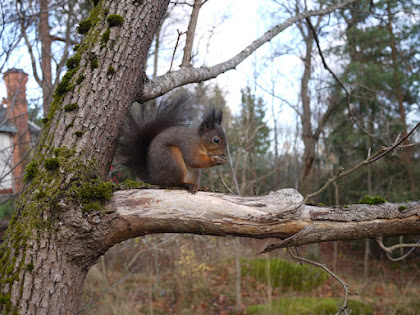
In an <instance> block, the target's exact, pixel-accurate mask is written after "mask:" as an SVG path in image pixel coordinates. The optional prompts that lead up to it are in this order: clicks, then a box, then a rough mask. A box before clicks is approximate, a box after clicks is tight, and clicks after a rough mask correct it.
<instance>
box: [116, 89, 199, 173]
mask: <svg viewBox="0 0 420 315" xmlns="http://www.w3.org/2000/svg"><path fill="white" fill-rule="evenodd" d="M192 112H193V106H192V104H191V102H190V100H189V97H188V96H187V95H183V96H181V97H177V98H175V99H164V100H163V101H161V102H160V103H159V105H157V106H144V105H142V106H141V107H140V108H137V110H131V111H130V113H129V115H128V117H127V122H126V124H125V126H124V128H123V130H122V133H121V137H120V142H119V149H118V153H119V155H120V156H121V158H122V164H123V165H125V166H127V167H128V168H130V169H132V170H133V171H134V172H135V174H136V175H137V176H138V177H140V178H141V179H142V180H144V181H148V180H149V174H148V170H149V167H148V165H147V163H148V162H147V153H148V149H149V147H150V144H151V142H152V140H153V139H154V138H155V137H156V136H157V135H158V134H159V133H161V132H162V131H164V130H165V129H168V128H171V127H176V126H188V124H189V123H190V119H191V117H192Z"/></svg>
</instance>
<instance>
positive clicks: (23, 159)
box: [3, 69, 31, 193]
mask: <svg viewBox="0 0 420 315" xmlns="http://www.w3.org/2000/svg"><path fill="white" fill-rule="evenodd" d="M3 78H4V82H5V84H6V88H7V99H6V104H7V109H8V111H7V117H8V121H9V122H10V123H12V124H13V125H14V126H15V127H16V129H17V133H15V134H14V135H13V178H14V179H13V182H14V183H13V186H14V192H15V193H20V192H21V191H22V188H23V182H22V179H23V174H24V172H25V167H26V164H27V163H28V159H27V154H28V151H29V149H30V144H31V143H30V141H31V136H30V133H29V125H28V120H29V116H28V102H27V101H26V82H28V75H27V74H26V73H25V72H23V71H22V70H20V69H9V70H8V71H6V72H5V73H4V74H3Z"/></svg>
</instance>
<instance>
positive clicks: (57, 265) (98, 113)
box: [0, 0, 169, 314]
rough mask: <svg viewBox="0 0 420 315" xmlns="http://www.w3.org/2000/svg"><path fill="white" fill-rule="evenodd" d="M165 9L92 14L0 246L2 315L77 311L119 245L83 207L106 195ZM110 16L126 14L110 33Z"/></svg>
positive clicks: (102, 8)
mask: <svg viewBox="0 0 420 315" xmlns="http://www.w3.org/2000/svg"><path fill="white" fill-rule="evenodd" d="M168 2H169V0H160V1H153V3H150V2H144V4H142V5H139V4H138V3H137V2H136V1H134V2H133V1H130V0H125V1H119V2H115V1H104V2H103V4H102V2H100V3H99V4H97V5H96V6H95V8H94V9H93V10H92V12H91V17H90V21H91V23H92V26H91V29H90V30H89V33H88V34H87V35H86V36H85V38H84V40H83V42H82V43H81V45H80V48H79V49H78V51H77V52H76V54H75V57H73V58H70V59H69V60H68V62H67V66H68V69H69V71H68V72H67V74H66V75H65V76H64V78H63V80H62V82H61V83H60V84H59V86H58V88H57V90H56V92H55V96H54V100H53V101H52V104H51V106H50V110H49V112H48V115H47V116H46V120H45V126H44V129H45V132H44V133H43V137H42V139H41V142H40V147H39V148H38V150H37V153H36V155H35V157H34V158H33V161H32V162H31V163H30V165H29V166H28V168H27V171H26V175H25V179H26V184H25V188H24V192H23V193H22V196H21V199H20V202H19V205H18V207H17V210H16V213H15V215H14V217H13V219H12V221H11V222H10V225H9V229H8V230H7V231H6V234H5V238H4V242H3V244H2V246H1V248H0V258H1V262H2V263H1V264H0V275H1V276H2V278H1V280H2V281H1V282H0V297H1V298H0V301H1V303H0V313H8V312H10V313H12V312H19V313H21V314H24V313H30V314H74V313H76V311H77V309H78V305H79V300H80V295H81V291H82V287H83V281H84V279H85V277H86V273H87V271H88V270H89V267H90V266H91V265H92V264H94V263H95V262H96V261H97V259H98V258H99V257H100V256H101V255H102V254H103V253H105V251H106V250H107V249H108V248H109V247H110V246H112V245H113V244H115V243H113V242H115V241H116V240H113V241H111V243H113V244H111V243H110V242H104V241H103V240H101V237H103V235H101V233H102V232H101V231H96V232H98V233H99V234H97V235H95V225H96V224H95V222H96V220H98V218H100V215H98V216H95V217H89V216H88V215H87V212H86V211H85V212H83V211H82V209H84V210H86V209H87V208H86V207H89V206H90V207H94V208H95V207H96V208H99V207H100V206H99V202H100V198H99V199H98V198H97V197H98V193H99V195H101V194H103V193H106V187H107V186H106V184H104V183H103V182H101V179H103V178H105V177H106V175H107V173H108V170H109V166H110V164H111V161H112V158H113V156H114V149H115V144H116V142H117V138H118V130H119V129H120V127H121V125H122V123H123V121H124V118H125V115H126V112H127V110H128V108H129V106H130V105H131V104H132V103H133V102H134V100H135V99H136V97H137V96H138V93H139V91H140V92H141V89H142V86H143V80H144V65H145V61H146V56H147V52H148V50H149V47H150V45H151V42H152V39H153V36H154V34H155V33H156V30H157V28H158V27H159V23H160V21H161V19H162V17H163V14H164V13H165V11H166V8H167V6H168ZM108 12H109V14H119V15H120V16H122V17H123V19H124V20H123V21H122V24H121V25H117V26H113V27H110V26H109V24H108V22H107V13H108ZM120 22H121V21H120ZM117 24H118V23H117ZM108 27H109V30H110V38H109V40H108V41H104V40H102V38H103V37H102V34H103V33H105V31H106V30H107V29H108ZM104 45H105V46H106V47H103V46H104ZM101 46H102V47H101ZM111 67H112V68H113V69H114V70H115V71H110V70H109V69H111ZM133 78H135V79H134V80H133ZM115 104H118V106H115ZM70 148H71V149H70ZM104 189H105V191H104ZM89 192H90V193H89ZM89 194H90V195H89ZM82 196H83V197H82ZM95 196H96V197H95Z"/></svg>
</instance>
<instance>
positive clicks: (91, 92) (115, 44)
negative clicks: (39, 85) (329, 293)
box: [0, 0, 420, 314]
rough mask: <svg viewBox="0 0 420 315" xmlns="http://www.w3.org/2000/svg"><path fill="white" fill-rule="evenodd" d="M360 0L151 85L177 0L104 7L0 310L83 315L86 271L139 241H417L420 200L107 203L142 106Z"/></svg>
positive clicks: (20, 213) (0, 296) (39, 162)
mask: <svg viewBox="0 0 420 315" xmlns="http://www.w3.org/2000/svg"><path fill="white" fill-rule="evenodd" d="M354 1H355V0H347V1H343V2H341V3H338V4H335V5H333V6H330V7H327V8H325V9H323V10H318V11H306V12H303V13H301V14H298V15H297V16H295V17H293V18H290V19H288V20H287V21H285V22H284V23H282V24H280V25H278V26H276V27H274V28H273V29H272V30H270V31H268V32H267V33H266V34H265V35H264V36H263V37H261V38H260V39H257V40H255V41H254V42H253V43H252V44H250V45H249V46H248V47H247V48H245V49H244V50H243V51H242V52H241V53H239V54H238V55H237V56H235V57H234V58H232V59H230V60H228V61H226V62H225V63H222V64H220V65H216V66H214V67H211V68H198V69H197V68H188V69H181V70H179V71H175V72H173V73H168V74H166V75H164V76H161V77H158V78H157V79H156V80H154V81H147V80H146V78H145V74H144V65H145V62H146V56H147V53H148V50H149V47H150V45H151V42H152V39H153V36H154V34H155V33H156V31H157V29H158V27H159V24H160V22H161V20H162V18H163V16H164V13H165V11H166V9H167V6H168V3H169V0H154V1H151V0H149V1H132V0H122V1H99V2H98V3H97V4H96V5H95V7H94V9H93V10H92V12H91V16H90V17H89V19H88V20H89V21H87V22H86V23H81V24H80V26H79V32H85V33H84V34H85V38H84V39H83V41H82V43H81V45H80V46H79V48H78V49H77V51H76V53H75V56H73V57H71V58H69V60H68V61H67V68H68V72H67V73H66V75H65V76H64V78H63V79H62V81H61V83H60V84H59V85H58V86H57V89H56V91H55V94H54V97H53V100H52V103H51V105H50V110H49V112H48V114H47V116H46V119H45V120H44V123H45V126H44V133H43V136H42V139H41V142H40V146H39V148H38V150H37V152H36V154H35V156H34V158H33V161H32V162H31V163H30V165H28V168H27V170H26V174H25V181H26V184H25V188H24V191H23V193H22V195H21V198H20V202H19V205H18V208H17V211H16V213H15V215H14V217H13V218H12V220H11V222H10V224H9V228H8V230H7V231H6V233H5V237H4V241H3V243H2V245H1V246H0V313H13V312H18V313H21V314H74V313H77V309H78V304H79V300H80V294H81V290H82V286H83V282H84V279H85V277H86V273H87V271H88V270H89V268H90V266H92V265H93V264H94V263H95V262H96V261H97V260H98V258H99V257H100V256H101V255H103V254H104V253H105V252H106V250H107V249H108V248H109V247H111V246H113V245H114V244H116V243H118V242H121V241H123V240H126V239H128V238H131V237H136V236H140V235H146V234H151V233H164V232H165V233H166V232H169V233H197V234H208V235H220V236H224V235H236V236H248V237H254V238H270V237H275V238H280V239H284V241H283V243H282V244H281V246H283V245H284V246H291V245H296V246H298V245H302V244H307V243H312V242H321V241H329V240H340V239H355V238H366V237H377V236H390V235H400V234H419V230H420V228H419V204H418V203H410V204H406V205H405V206H406V207H407V208H406V210H404V211H399V210H397V208H398V205H392V204H385V205H381V206H370V207H369V208H365V207H367V206H349V207H348V208H345V207H341V208H327V207H324V208H319V207H310V206H304V205H302V200H303V198H302V196H301V195H299V194H296V193H295V192H294V191H281V192H277V193H275V194H272V195H270V196H266V197H259V198H241V197H237V196H227V195H220V194H205V193H201V192H199V193H198V194H197V195H191V194H188V193H187V192H185V191H167V190H141V191H139V190H129V191H120V192H116V193H115V195H114V197H113V199H111V201H110V202H109V203H108V204H106V205H104V204H103V203H102V201H103V200H102V201H100V198H105V197H106V196H107V194H108V192H107V191H106V187H107V185H106V183H104V182H101V179H104V178H105V177H106V175H107V173H108V170H109V166H110V164H111V160H112V158H113V156H114V151H115V146H116V143H117V139H118V134H119V130H120V128H121V125H122V124H123V122H124V120H125V116H126V113H127V110H128V108H129V107H130V106H131V104H132V103H133V102H134V101H135V100H138V99H142V97H143V100H145V99H153V98H155V97H157V96H159V95H163V94H165V93H166V92H168V91H169V90H171V89H173V88H175V87H178V86H181V85H184V84H187V83H191V82H200V81H203V80H207V79H209V78H213V77H216V76H217V75H219V74H220V73H223V72H225V71H227V70H229V69H233V68H234V67H235V66H236V65H237V64H239V63H240V62H241V61H242V60H244V59H245V58H247V57H248V56H249V55H250V54H252V53H253V52H254V51H255V50H256V49H257V48H258V47H260V46H261V45H263V44H264V43H266V42H267V41H269V40H270V39H272V38H273V37H274V36H276V35H277V34H279V33H280V32H281V31H283V30H284V29H285V28H287V27H288V26H290V25H292V24H293V23H295V22H296V21H298V20H301V19H304V18H305V17H308V16H313V15H319V14H325V13H329V12H332V11H333V10H335V9H338V8H342V7H343V6H345V5H347V4H349V3H352V2H354ZM121 18H122V19H121ZM82 26H84V27H82ZM98 188H100V189H101V190H100V189H98ZM104 196H105V197H104ZM106 198H108V197H106ZM86 199H89V200H86ZM92 200H93V201H94V202H90V201H92ZM89 207H90V208H89ZM375 209H376V210H375Z"/></svg>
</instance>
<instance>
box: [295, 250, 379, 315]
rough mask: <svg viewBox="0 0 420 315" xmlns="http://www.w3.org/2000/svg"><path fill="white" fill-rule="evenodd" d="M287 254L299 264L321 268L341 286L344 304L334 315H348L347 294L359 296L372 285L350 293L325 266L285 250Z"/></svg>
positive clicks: (338, 278) (342, 282)
mask: <svg viewBox="0 0 420 315" xmlns="http://www.w3.org/2000/svg"><path fill="white" fill-rule="evenodd" d="M287 252H288V253H289V254H290V256H292V258H294V259H296V260H299V261H300V262H302V261H303V262H306V263H308V264H311V265H314V266H317V267H319V268H321V269H323V270H325V271H326V272H327V273H329V274H330V275H331V276H332V277H333V278H334V279H335V280H337V281H338V282H339V283H340V284H341V285H342V286H343V289H344V292H345V296H344V303H343V306H342V307H341V308H340V310H339V311H338V312H337V313H336V315H337V314H341V313H342V312H343V313H344V314H346V315H348V313H347V311H346V309H347V300H348V296H349V294H352V295H360V293H361V292H362V291H364V290H365V289H366V288H367V287H368V286H369V285H371V284H372V281H371V282H369V283H367V284H366V285H365V286H364V287H363V288H361V289H360V290H358V291H354V292H353V291H350V290H349V288H348V287H349V285H348V284H347V283H345V282H344V281H343V280H342V279H341V278H340V277H339V276H337V275H336V274H335V273H334V272H332V271H331V270H330V269H328V268H327V266H325V265H324V264H321V263H319V262H316V261H313V260H310V259H307V258H303V257H300V256H296V255H295V254H293V252H292V251H291V250H290V249H289V248H287Z"/></svg>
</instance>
